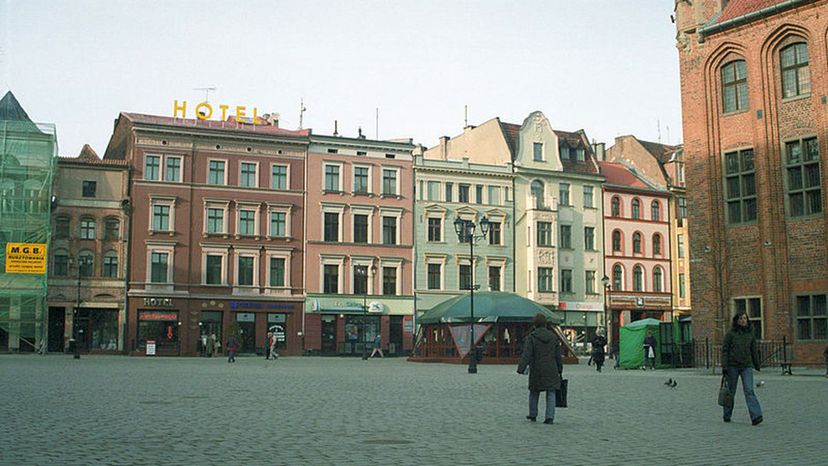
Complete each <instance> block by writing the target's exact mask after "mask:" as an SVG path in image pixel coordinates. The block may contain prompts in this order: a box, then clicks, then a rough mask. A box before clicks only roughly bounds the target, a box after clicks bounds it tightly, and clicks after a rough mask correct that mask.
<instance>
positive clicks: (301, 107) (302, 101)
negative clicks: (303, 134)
mask: <svg viewBox="0 0 828 466" xmlns="http://www.w3.org/2000/svg"><path fill="white" fill-rule="evenodd" d="M306 110H307V107H305V99H299V129H302V117H303V116H304V115H305V111H306Z"/></svg>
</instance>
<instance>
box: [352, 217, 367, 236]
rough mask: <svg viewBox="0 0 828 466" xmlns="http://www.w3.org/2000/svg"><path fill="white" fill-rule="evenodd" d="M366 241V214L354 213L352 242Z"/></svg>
mask: <svg viewBox="0 0 828 466" xmlns="http://www.w3.org/2000/svg"><path fill="white" fill-rule="evenodd" d="M367 242H368V216H367V215H364V214H354V243H367Z"/></svg>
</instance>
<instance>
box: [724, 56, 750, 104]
mask: <svg viewBox="0 0 828 466" xmlns="http://www.w3.org/2000/svg"><path fill="white" fill-rule="evenodd" d="M722 106H723V107H724V113H730V112H736V111H739V110H747V108H748V92H747V66H746V65H745V61H744V60H735V61H732V62H730V63H728V64H726V65H725V66H723V67H722Z"/></svg>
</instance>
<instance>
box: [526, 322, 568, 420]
mask: <svg viewBox="0 0 828 466" xmlns="http://www.w3.org/2000/svg"><path fill="white" fill-rule="evenodd" d="M532 323H533V324H534V325H535V329H534V330H532V333H530V334H529V336H527V337H526V340H525V341H524V344H523V354H521V355H520V362H519V363H518V367H517V373H518V374H523V373H524V372H525V371H526V368H527V367H529V415H528V416H526V419H529V420H530V421H533V422H534V421H535V420H536V419H537V417H538V400H539V398H540V392H544V391H545V392H546V415H545V420H544V421H543V423H544V424H552V423H553V421H554V419H555V391H556V390H560V388H561V373H562V371H563V365H562V364H561V346H560V342H559V341H558V337H557V336H556V335H555V334H554V333H553V332H552V331H551V330H550V329H548V328H547V327H546V316H545V315H543V314H541V313H538V314H535V317H534V318H533V319H532Z"/></svg>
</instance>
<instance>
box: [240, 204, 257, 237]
mask: <svg viewBox="0 0 828 466" xmlns="http://www.w3.org/2000/svg"><path fill="white" fill-rule="evenodd" d="M239 234H240V235H242V236H254V235H255V234H256V211H255V210H239Z"/></svg>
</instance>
